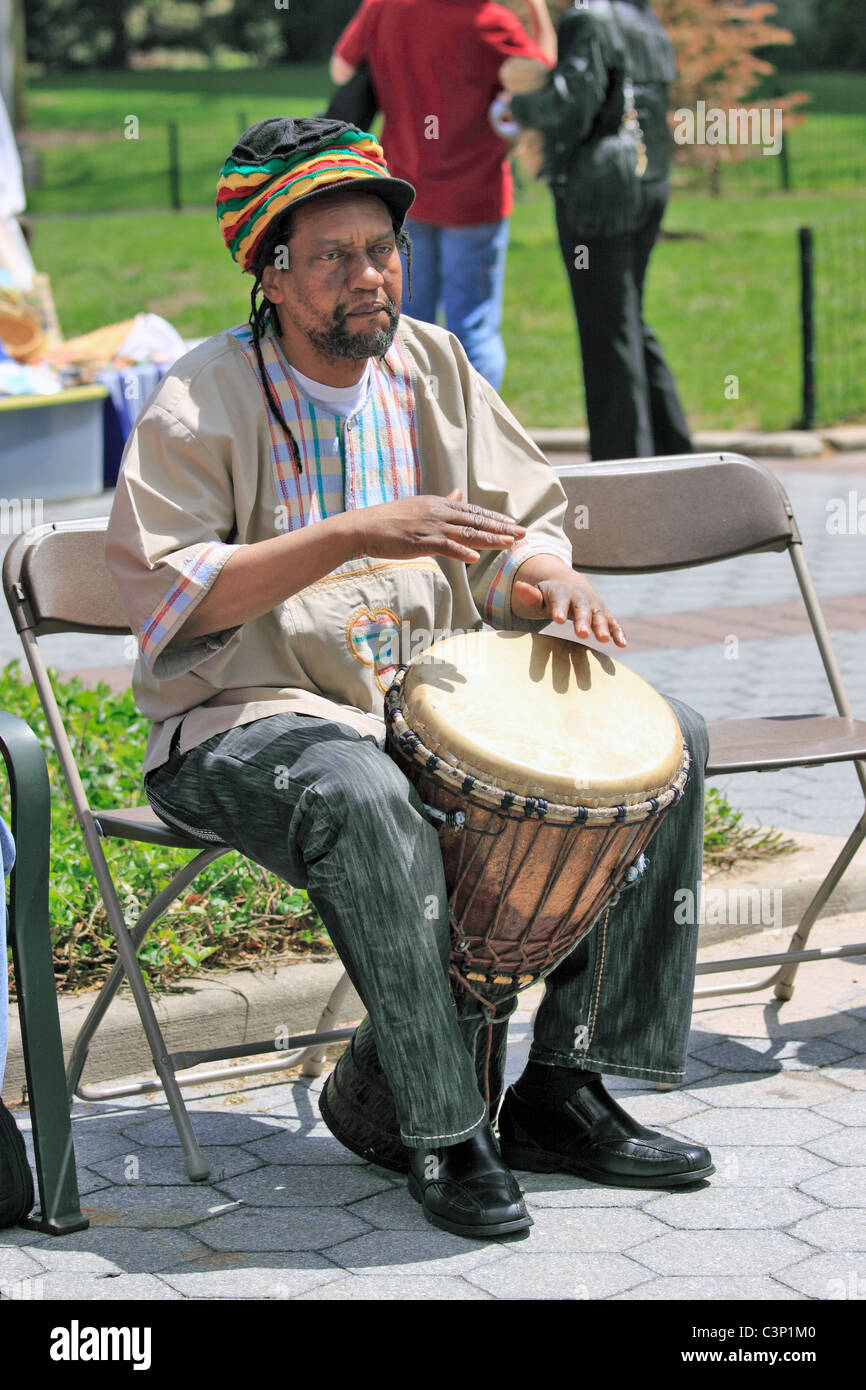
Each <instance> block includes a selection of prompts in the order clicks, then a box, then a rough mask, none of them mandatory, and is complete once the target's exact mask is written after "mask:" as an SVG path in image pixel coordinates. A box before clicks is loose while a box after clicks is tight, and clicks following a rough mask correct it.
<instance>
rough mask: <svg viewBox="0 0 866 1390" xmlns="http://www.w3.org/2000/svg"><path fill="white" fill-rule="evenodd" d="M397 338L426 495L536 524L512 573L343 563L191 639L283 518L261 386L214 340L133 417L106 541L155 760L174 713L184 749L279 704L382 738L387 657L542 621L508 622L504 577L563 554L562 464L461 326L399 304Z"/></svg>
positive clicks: (431, 563) (440, 564) (402, 658)
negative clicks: (476, 361) (216, 586)
mask: <svg viewBox="0 0 866 1390" xmlns="http://www.w3.org/2000/svg"><path fill="white" fill-rule="evenodd" d="M395 350H396V351H397V352H398V353H399V355H400V360H401V362H402V364H403V366H404V368H405V369H408V380H409V382H410V396H411V408H412V438H413V440H414V448H415V453H416V455H417V463H418V464H419V465H420V468H419V469H418V472H419V474H420V484H421V486H420V491H422V492H424V493H432V494H436V495H439V496H445V495H446V494H448V493H449V492H451V491H452V490H453V489H454V488H461V489H462V490H463V497H464V500H466V501H468V502H471V503H475V504H478V505H480V506H484V507H489V508H493V509H494V510H496V511H500V512H503V513H505V514H506V515H508V516H510V517H513V518H514V519H515V520H517V521H519V522H520V523H521V524H522V525H524V526H526V527H527V537H526V540H525V541H523V542H520V543H519V546H520V548H519V551H518V550H517V549H516V548H515V551H514V555H513V557H511V558H510V559H509V562H508V563H507V564H506V565H505V568H504V570H503V555H502V554H501V553H499V552H483V553H482V555H481V558H480V559H479V560H478V561H477V562H476V563H474V564H472V565H465V564H462V563H460V562H458V561H455V560H448V559H438V558H432V557H431V558H423V557H422V558H419V559H415V560H389V559H375V558H371V557H365V558H363V559H355V560H351V561H349V562H348V563H347V564H344V565H341V566H340V567H339V568H337V569H335V570H334V571H333V572H332V573H330V574H328V575H326V576H325V577H324V578H322V579H320V580H318V581H317V582H316V583H314V584H311V585H309V587H307V588H306V589H304V590H302V591H301V592H300V593H298V594H295V595H294V596H293V597H291V598H289V599H287V600H286V601H285V602H284V603H281V604H279V605H278V606H277V607H276V608H274V609H272V610H271V611H270V612H268V613H265V614H263V615H262V616H261V617H259V618H257V619H255V620H254V621H251V622H247V623H244V624H243V625H242V626H241V627H238V628H234V629H230V630H227V631H224V632H220V633H215V634H212V635H210V636H207V637H200V638H196V639H195V640H193V641H190V642H188V643H184V642H183V637H182V626H183V622H184V620H185V619H186V617H188V615H189V614H190V613H191V612H193V611H194V609H195V608H196V606H197V604H198V603H200V602H201V600H202V598H203V597H204V595H205V594H206V593H207V592H208V590H209V588H210V587H211V585H212V584H213V582H214V580H215V579H216V577H217V575H218V574H219V572H220V569H221V568H222V565H223V564H224V563H225V561H226V560H227V559H228V557H229V555H231V554H232V553H233V550H234V549H235V548H236V547H237V546H241V545H250V544H254V543H256V542H257V541H263V540H268V539H271V538H273V536H275V535H277V534H279V531H280V529H285V512H286V508H285V505H284V502H283V501H282V500H281V499H282V498H283V497H284V492H281V490H280V478H279V468H278V467H277V466H275V462H274V458H275V455H274V447H275V446H274V444H273V433H272V428H271V426H272V421H271V420H269V417H268V412H267V410H266V408H265V403H264V397H263V393H262V390H261V385H260V382H259V380H258V378H257V375H256V373H255V372H254V371H253V370H251V367H250V365H249V362H248V359H247V356H246V355H245V353H244V351H243V348H242V345H241V343H240V342H239V341H238V339H237V337H235V336H233V334H232V333H231V332H228V333H220V334H217V335H216V336H215V337H213V338H210V339H208V340H207V341H206V342H205V343H203V344H201V345H200V346H199V347H197V348H195V349H194V350H193V351H192V352H190V353H188V354H187V355H186V356H184V357H182V358H181V359H180V360H179V361H178V362H177V363H176V364H175V365H174V367H173V368H172V370H171V371H170V372H169V373H168V375H167V376H166V377H165V378H164V380H163V381H162V382H161V383H160V385H159V387H158V388H157V390H156V392H155V393H154V395H153V396H152V397H151V399H150V401H149V402H148V404H147V406H146V408H145V410H144V411H143V413H142V415H141V417H140V418H139V421H138V424H137V425H136V427H135V430H134V432H133V434H132V436H131V438H130V440H129V443H128V445H127V449H126V453H125V455H124V461H123V468H122V471H121V474H120V478H119V480H118V485H117V495H116V498H115V502H114V508H113V511H112V514H111V519H110V522H109V528H108V536H107V541H106V555H107V558H108V562H109V564H110V566H111V568H112V571H113V573H114V575H115V577H116V579H117V582H118V585H119V587H120V591H121V594H122V597H123V600H124V604H125V607H126V610H127V615H128V617H129V621H130V625H131V628H132V630H133V632H135V633H137V634H138V637H139V648H140V655H139V657H138V660H137V662H136V668H135V674H134V679H133V689H134V693H135V698H136V701H137V703H138V705H139V707H140V709H141V710H142V712H143V713H144V714H145V715H147V716H148V717H149V718H150V719H151V720H152V721H153V729H152V732H151V736H150V739H149V741H148V746H147V753H146V757H145V763H144V771H145V772H147V771H149V770H151V769H153V768H155V767H158V766H159V765H160V764H161V763H163V762H165V761H166V759H167V758H168V754H169V746H170V743H171V740H172V736H173V734H174V732H175V730H176V729H177V727H178V725H179V724H180V723H181V721H182V722H183V728H182V731H181V737H180V748H181V751H183V752H185V751H187V750H188V749H189V748H192V747H194V746H195V745H196V744H198V743H201V742H203V741H204V740H205V739H207V738H210V737H211V736H212V735H214V734H217V733H221V732H224V731H225V730H227V729H230V728H233V727H235V726H236V725H239V724H244V723H248V722H250V721H252V720H254V719H259V718H262V717H264V716H266V715H270V714H275V713H277V712H279V711H282V710H295V711H297V712H299V713H306V714H315V715H320V716H322V717H324V718H331V719H339V720H340V721H341V722H342V723H345V724H349V725H351V726H352V727H354V728H356V729H358V730H360V731H361V732H364V733H371V732H372V733H374V734H376V735H377V736H380V735H381V733H382V724H381V717H382V710H383V693H384V690H385V689H386V688H387V684H388V683H389V681H390V676H391V674H392V671H393V667H394V666H395V665H397V664H400V663H401V662H406V661H408V660H410V659H411V658H412V657H413V656H415V655H417V653H418V652H419V651H420V650H423V648H424V647H425V646H427V645H429V643H430V642H431V641H433V640H435V639H436V638H437V637H438V636H442V635H445V633H446V632H449V631H454V630H475V629H478V628H480V627H481V626H482V625H483V624H484V621H485V618H484V616H483V615H484V614H485V612H486V613H487V615H488V617H490V621H491V622H493V624H494V625H496V626H502V627H509V628H519V629H521V630H526V629H531V630H538V629H539V628H540V627H543V626H545V625H546V621H547V620H544V621H540V622H535V621H529V620H521V619H518V618H516V617H514V615H513V614H512V613H511V609H510V590H511V584H512V582H513V578H514V571H515V568H516V566H517V565H518V564H519V563H522V562H523V560H524V559H525V558H528V556H529V555H531V554H534V553H539V552H543V553H552V554H556V555H558V556H560V557H563V558H566V559H568V558H569V556H570V550H569V546H568V542H567V540H566V538H565V536H564V534H563V531H562V521H563V517H564V513H565V505H566V501H565V494H564V492H563V490H562V487H561V485H560V483H559V481H558V479H557V477H556V475H555V473H554V471H553V469H552V468H551V466H550V464H549V463H548V462H547V461H546V459H545V458H544V456H543V455H542V454H541V453H540V452H539V450H538V449H537V448H536V447H535V445H534V444H533V442H532V440H531V439H530V438H529V436H528V435H527V434H526V433H525V431H524V430H523V429H522V428H521V426H520V425H519V424H518V423H517V421H516V420H515V419H514V417H513V415H511V413H510V412H509V411H508V409H507V408H506V406H505V405H504V404H503V402H502V401H501V400H500V399H499V397H498V396H497V395H496V393H495V392H494V391H493V389H492V388H491V387H490V386H489V385H488V384H487V383H486V382H485V381H484V380H483V378H482V377H480V376H479V375H478V373H477V372H476V371H475V370H474V368H472V366H471V365H470V363H469V361H468V359H467V357H466V355H465V353H464V351H463V349H462V347H461V346H460V344H459V342H458V341H457V339H456V338H454V337H453V335H451V334H448V333H446V332H445V331H444V330H443V329H441V328H437V327H434V326H432V325H429V324H423V323H420V322H416V321H414V320H412V319H408V318H405V317H404V318H401V320H400V327H399V330H398V334H397V339H396V342H395ZM270 351H271V353H272V354H273V352H274V348H273V345H271V348H270ZM386 360H387V359H386ZM431 383H433V386H432V387H431ZM287 418H288V419H289V423H290V425H291V424H292V423H293V421H292V419H291V416H290V415H289V413H288V412H287ZM341 428H342V430H343V431H345V428H346V426H345V423H344V424H343V425H342V426H341ZM342 437H343V439H345V434H343V436H342ZM353 495H354V494H353ZM491 592H493V597H494V599H495V603H494V606H493V609H491ZM494 610H495V612H494ZM491 613H493V614H494V615H493V616H491Z"/></svg>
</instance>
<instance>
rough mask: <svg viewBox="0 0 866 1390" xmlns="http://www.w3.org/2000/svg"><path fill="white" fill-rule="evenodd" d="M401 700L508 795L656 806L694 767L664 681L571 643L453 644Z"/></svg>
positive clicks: (429, 733)
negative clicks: (686, 758)
mask: <svg viewBox="0 0 866 1390" xmlns="http://www.w3.org/2000/svg"><path fill="white" fill-rule="evenodd" d="M401 704H402V709H403V715H404V718H405V720H406V723H407V724H408V725H409V727H410V728H411V729H412V730H414V732H415V733H417V734H418V735H419V737H420V739H421V741H422V742H423V743H424V744H425V745H426V746H427V748H429V749H431V750H432V751H433V752H435V753H437V754H438V755H439V757H440V758H442V759H443V760H444V761H446V762H449V763H451V764H452V765H453V766H455V767H460V768H461V769H464V770H465V771H466V772H469V773H472V774H473V775H474V776H476V777H479V778H482V779H483V780H484V781H485V782H489V783H490V784H491V785H492V786H494V787H501V788H502V790H503V791H513V792H515V793H517V794H518V795H519V796H530V797H543V798H545V799H546V800H548V801H555V802H561V803H563V804H564V805H567V806H577V805H584V806H619V805H630V804H635V803H636V802H641V801H646V800H648V799H650V798H652V797H653V796H655V795H656V794H657V793H659V792H660V791H662V790H663V789H664V788H665V787H667V786H668V784H669V783H671V782H672V781H673V780H674V778H675V777H676V776H677V773H678V772H679V770H680V767H681V764H682V760H683V739H682V734H681V733H680V728H679V724H678V723H677V720H676V718H675V716H674V713H673V711H672V710H671V708H670V706H669V705H668V704H667V703H666V702H665V701H664V700H663V699H662V697H661V696H660V695H659V694H658V693H657V692H656V691H655V690H653V688H652V686H650V685H647V683H646V681H644V680H642V679H641V677H640V676H637V675H635V673H634V672H633V671H630V670H629V669H628V667H627V666H623V665H621V664H620V663H619V662H617V661H614V660H613V659H612V658H611V657H609V656H607V654H602V653H600V652H596V651H594V650H593V649H592V648H590V647H586V646H583V644H582V643H579V642H569V641H565V640H564V639H562V638H559V637H546V636H543V635H541V634H535V633H519V632H489V631H485V632H468V633H461V634H458V635H456V636H454V637H447V638H445V639H443V640H442V641H441V642H436V643H434V645H433V646H432V647H429V648H428V649H427V651H426V652H422V653H421V654H420V655H419V656H418V657H417V658H416V659H415V660H414V661H413V662H412V663H411V665H410V666H409V669H408V671H407V672H406V676H405V680H404V684H403V695H402V701H401Z"/></svg>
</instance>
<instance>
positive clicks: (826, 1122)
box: [676, 1101, 842, 1148]
mask: <svg viewBox="0 0 866 1390" xmlns="http://www.w3.org/2000/svg"><path fill="white" fill-rule="evenodd" d="M841 1103H842V1102H841V1101H836V1102H835V1104H836V1105H839V1104H841ZM836 1128H837V1126H836V1124H835V1122H834V1121H833V1120H831V1119H829V1118H828V1117H827V1116H824V1115H820V1114H817V1113H816V1111H815V1110H788V1109H786V1108H783V1107H781V1106H779V1107H777V1108H776V1109H773V1110H771V1109H767V1110H764V1109H760V1110H759V1109H756V1108H754V1107H749V1106H738V1107H733V1106H731V1107H723V1106H719V1107H718V1108H717V1109H715V1110H705V1111H704V1112H703V1113H702V1114H701V1115H696V1116H694V1118H692V1117H688V1118H687V1119H685V1120H679V1121H678V1122H677V1124H676V1130H677V1133H678V1134H680V1135H682V1137H683V1138H685V1139H693V1140H695V1141H696V1142H697V1143H698V1144H707V1145H708V1146H709V1147H710V1148H712V1147H713V1145H714V1144H717V1143H718V1144H724V1145H731V1144H738V1143H742V1144H759V1143H760V1144H774V1145H775V1144H788V1145H792V1146H793V1145H796V1144H803V1143H807V1142H808V1141H809V1140H810V1139H818V1138H820V1137H821V1136H822V1135H824V1134H832V1133H833V1132H834V1130H835V1129H836Z"/></svg>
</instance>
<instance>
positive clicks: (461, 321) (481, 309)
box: [442, 219, 508, 391]
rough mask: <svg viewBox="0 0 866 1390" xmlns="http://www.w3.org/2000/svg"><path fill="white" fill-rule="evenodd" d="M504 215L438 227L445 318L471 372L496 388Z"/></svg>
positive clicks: (501, 365)
mask: <svg viewBox="0 0 866 1390" xmlns="http://www.w3.org/2000/svg"><path fill="white" fill-rule="evenodd" d="M507 252H508V220H507V219H504V220H503V221H501V222H486V223H483V224H481V225H480V226H475V227H443V228H442V300H443V303H444V305H445V323H446V327H447V328H448V330H449V332H451V333H454V334H455V335H456V336H457V337H458V338H459V339H460V342H461V343H462V344H463V346H464V348H465V349H466V356H467V357H468V358H469V361H470V362H471V363H472V365H473V367H474V368H475V370H476V371H478V372H480V373H481V375H482V376H483V377H484V378H485V379H486V380H487V381H489V382H490V385H491V386H492V387H493V389H494V390H495V391H498V390H499V388H500V386H501V384H502V378H503V376H504V375H505V344H504V343H503V341H502V331H501V330H502V297H503V294H504V291H505V263H506V257H507Z"/></svg>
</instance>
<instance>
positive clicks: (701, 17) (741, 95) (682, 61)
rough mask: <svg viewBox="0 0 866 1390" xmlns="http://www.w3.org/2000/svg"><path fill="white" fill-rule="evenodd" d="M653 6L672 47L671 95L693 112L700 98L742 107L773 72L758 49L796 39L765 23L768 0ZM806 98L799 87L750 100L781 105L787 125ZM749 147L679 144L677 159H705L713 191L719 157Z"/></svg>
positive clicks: (669, 1)
mask: <svg viewBox="0 0 866 1390" xmlns="http://www.w3.org/2000/svg"><path fill="white" fill-rule="evenodd" d="M653 9H654V10H655V12H656V14H657V15H658V17H659V19H660V20H661V22H662V24H663V25H664V27H665V29H666V30H667V32H668V34H669V35H670V38H671V41H672V43H673V45H674V48H675V50H676V54H677V63H678V66H679V70H680V78H679V82H678V83H677V85H676V88H675V89H674V92H673V93H672V98H673V103H674V105H675V106H676V107H678V108H680V109H685V110H692V111H695V112H697V109H698V106H697V104H698V102H703V103H704V105H703V108H702V110H703V111H704V112H707V111H709V110H710V109H713V110H715V111H722V112H725V113H726V115H727V113H729V112H730V111H731V110H733V109H734V108H737V109H739V110H742V109H743V108H744V105H745V103H746V102H747V100H748V98H750V97H751V96H752V93H754V92H755V90H756V88H757V87H758V85H759V84H760V83H761V82H762V81H765V80H766V78H767V77H769V76H770V75H771V74H772V73H773V72H775V68H774V66H773V64H772V63H771V62H769V60H768V59H766V58H764V57H762V56H760V55H759V53H758V50H759V49H765V48H769V47H775V46H777V45H780V44H785V45H789V44H793V42H794V36H793V34H791V32H790V31H789V30H788V29H783V28H781V26H779V25H776V24H770V23H768V20H769V19H770V17H771V16H773V15H775V14H776V5H775V4H773V3H771V0H757V3H750V2H749V0H654V4H653ZM804 101H808V96H807V95H806V94H805V93H803V92H797V93H793V94H791V95H789V96H786V97H777V96H774V97H772V98H769V99H768V98H762V99H755V98H753V99H752V100H751V101H748V106H749V108H750V109H751V110H753V111H760V110H761V109H767V110H772V109H774V108H780V109H781V111H782V113H783V114H782V120H783V123H784V126H785V127H786V128H788V127H790V126H791V125H796V124H799V122H800V121H802V120H803V119H804V118H803V116H802V115H797V114H795V109H796V107H797V106H799V105H800V104H801V103H802V102H804ZM750 150H752V151H754V152H756V150H755V147H753V146H749V145H747V144H744V143H736V142H733V143H723V144H716V143H713V144H710V143H707V144H698V143H685V144H682V145H680V146H678V151H677V159H678V161H679V162H683V163H690V164H702V165H704V166H705V167H706V168H707V170H708V175H709V180H710V189H711V191H712V192H714V193H717V192H718V191H719V185H720V177H721V165H722V162H723V161H724V160H737V159H741V158H743V157H744V155H746V154H748V153H749V152H750Z"/></svg>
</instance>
